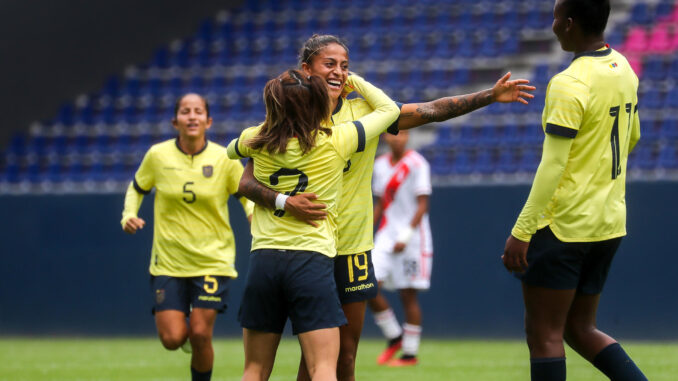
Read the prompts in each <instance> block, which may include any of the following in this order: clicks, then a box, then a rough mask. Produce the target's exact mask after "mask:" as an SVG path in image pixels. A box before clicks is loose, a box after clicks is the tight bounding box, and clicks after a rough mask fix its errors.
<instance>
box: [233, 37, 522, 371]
mask: <svg viewBox="0 0 678 381" xmlns="http://www.w3.org/2000/svg"><path fill="white" fill-rule="evenodd" d="M299 65H300V68H301V69H302V70H303V72H304V73H305V74H306V75H316V76H320V77H321V78H323V80H324V81H325V82H326V85H327V88H328V92H329V95H330V102H331V104H332V110H334V111H333V112H332V117H331V119H330V121H329V123H328V125H329V126H332V125H336V124H340V123H344V122H347V121H351V120H354V119H356V118H359V117H361V116H363V115H366V114H367V113H369V112H371V111H372V107H371V106H370V104H369V103H368V102H366V101H365V100H364V99H360V98H355V99H350V100H347V99H345V98H344V97H343V96H342V95H345V94H342V92H343V89H344V84H345V83H346V81H347V78H348V75H349V72H348V67H349V58H348V48H347V47H346V45H345V44H344V43H343V42H342V41H341V40H340V39H339V38H337V37H335V36H331V35H314V36H312V37H311V38H309V39H308V40H307V41H306V42H305V43H304V45H303V46H302V48H301V51H300V54H299ZM509 77H510V73H509V74H507V75H505V76H504V77H502V78H501V79H500V80H499V81H497V83H496V85H495V86H494V87H493V88H492V89H488V90H483V91H480V92H477V93H473V94H468V95H461V96H456V97H446V98H440V99H437V100H435V101H431V102H427V103H416V104H415V103H412V104H405V105H403V106H402V107H401V112H400V118H399V119H398V121H397V124H396V125H394V126H391V128H389V130H390V131H391V132H392V133H397V130H398V129H408V128H413V127H416V126H420V125H423V124H426V123H430V122H433V121H443V120H447V119H450V118H453V117H456V116H459V115H463V114H466V113H468V112H471V111H473V110H475V109H478V108H480V107H483V106H487V105H489V104H490V103H492V102H495V101H496V102H516V101H517V102H521V103H527V99H529V98H533V96H532V95H531V94H529V93H526V91H531V90H534V87H532V86H528V85H527V83H528V81H527V80H514V81H509ZM378 143H379V139H378V138H377V137H375V138H374V139H372V140H368V141H367V142H366V145H365V150H364V152H358V153H354V154H353V155H351V158H350V159H349V161H348V163H347V165H346V167H345V169H344V187H343V191H342V196H341V202H340V205H339V218H338V220H337V227H338V230H339V233H338V234H339V241H338V244H337V253H338V255H337V257H336V259H335V273H334V274H335V278H336V283H337V291H338V293H339V299H340V300H341V303H342V308H343V310H344V314H345V315H346V319H347V320H348V324H347V325H345V326H342V327H341V328H340V332H341V351H340V354H339V363H338V366H337V374H338V377H339V379H340V380H347V381H351V380H354V379H355V377H354V371H355V358H356V355H357V351H358V341H359V339H360V334H361V332H362V328H363V321H364V318H365V307H366V301H367V300H369V299H371V298H374V297H375V296H376V295H377V282H376V279H375V277H374V270H373V267H372V259H371V252H370V251H371V249H372V248H373V246H374V245H373V242H372V240H373V234H372V224H373V218H372V184H371V177H372V176H371V174H372V166H373V163H374V156H375V154H376V150H377V145H378ZM239 192H240V194H242V195H243V196H246V197H247V198H249V199H250V200H253V201H255V202H256V203H257V204H259V205H261V206H265V207H268V208H271V209H273V208H274V207H275V199H276V196H277V192H274V191H272V190H271V189H267V188H266V187H265V186H263V185H262V184H260V183H258V182H257V181H256V179H255V178H254V176H253V175H252V163H251V162H248V164H247V165H246V166H245V173H244V174H243V178H242V180H241V184H240V188H239ZM314 200H315V195H313V194H310V193H304V194H298V195H295V196H293V197H290V198H288V199H287V202H286V204H285V208H286V210H287V211H288V213H290V214H292V215H293V216H295V217H297V218H299V219H301V220H303V221H306V222H308V223H309V224H312V225H313V224H315V222H314V221H316V220H318V219H322V218H324V216H325V215H326V213H325V211H324V210H323V208H324V205H323V204H322V203H317V202H314ZM396 324H397V321H396ZM303 364H304V361H303V359H302V361H301V363H300V365H301V366H300V369H299V377H298V379H299V380H308V375H307V374H306V369H304V367H303Z"/></svg>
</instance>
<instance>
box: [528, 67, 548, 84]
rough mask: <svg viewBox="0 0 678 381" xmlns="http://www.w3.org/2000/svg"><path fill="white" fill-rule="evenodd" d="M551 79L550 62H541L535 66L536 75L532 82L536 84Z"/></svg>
mask: <svg viewBox="0 0 678 381" xmlns="http://www.w3.org/2000/svg"><path fill="white" fill-rule="evenodd" d="M550 79H551V76H550V75H549V65H548V64H539V65H537V66H535V67H534V76H533V77H532V82H534V84H535V85H541V84H546V83H548V82H549V80H550Z"/></svg>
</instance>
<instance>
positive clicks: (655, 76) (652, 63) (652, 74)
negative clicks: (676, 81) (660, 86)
mask: <svg viewBox="0 0 678 381" xmlns="http://www.w3.org/2000/svg"><path fill="white" fill-rule="evenodd" d="M665 67H666V65H665V64H664V59H663V58H662V57H657V56H650V57H648V58H647V60H646V61H645V63H644V64H643V75H644V76H645V77H646V78H648V79H652V80H655V81H660V80H664V79H665V78H666V77H667V75H668V73H667V71H666V69H665Z"/></svg>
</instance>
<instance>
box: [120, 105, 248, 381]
mask: <svg viewBox="0 0 678 381" xmlns="http://www.w3.org/2000/svg"><path fill="white" fill-rule="evenodd" d="M174 113H175V117H174V119H173V120H172V124H173V125H174V128H175V129H176V130H177V131H178V133H179V134H178V137H177V138H175V139H171V140H168V141H165V142H162V143H159V144H155V145H153V146H152V147H151V148H150V149H149V150H148V152H147V153H146V156H145V157H144V159H143V161H142V162H141V165H140V166H139V169H138V170H137V172H136V174H135V175H134V180H133V181H132V183H131V184H130V186H129V188H128V189H127V194H126V195H125V209H124V210H123V213H122V221H121V223H122V228H123V230H124V231H125V232H127V233H130V234H134V233H135V232H136V231H137V230H139V229H142V228H143V227H144V225H145V222H144V220H143V219H141V218H139V217H137V212H138V211H139V207H140V206H141V201H142V199H143V196H144V195H146V194H148V193H149V192H150V191H151V189H152V188H155V189H156V192H155V207H154V209H155V211H154V221H155V226H154V227H153V249H152V252H151V266H150V272H151V287H152V290H153V293H154V297H155V304H154V307H153V313H154V314H155V324H156V327H157V329H158V336H159V337H160V341H161V342H162V344H163V345H164V346H165V348H167V349H169V350H175V349H177V348H179V347H182V348H190V347H188V345H184V344H186V343H187V339H188V340H190V346H191V347H192V353H193V354H192V359H191V374H192V378H193V380H209V379H210V378H211V374H212V365H213V362H214V352H213V350H212V332H213V329H214V322H215V320H216V317H217V313H220V312H223V311H225V310H226V296H227V294H228V287H229V281H230V280H231V279H233V278H235V277H236V276H237V272H236V271H235V268H234V262H235V241H234V238H233V231H232V230H231V226H230V224H229V217H228V207H227V201H228V196H229V195H237V193H236V192H237V189H238V182H239V181H240V176H242V172H243V167H242V164H240V162H239V161H237V160H230V159H228V158H227V156H226V149H225V148H224V147H222V146H220V145H218V144H216V143H213V142H210V141H208V140H207V138H206V136H205V132H206V131H207V130H208V129H209V128H210V126H211V125H212V118H210V116H209V108H208V105H207V102H206V101H205V99H204V98H202V97H201V96H199V95H197V94H186V95H184V96H183V97H181V98H180V99H179V101H177V103H176V106H175V111H174ZM240 201H241V202H242V204H243V208H244V209H245V213H246V215H247V216H248V218H250V216H251V215H252V209H253V204H252V203H251V202H250V201H247V200H246V199H245V198H241V199H240ZM187 316H188V317H189V322H188V325H187V323H186V317H187ZM182 345H183V346H182ZM188 350H190V349H187V351H188Z"/></svg>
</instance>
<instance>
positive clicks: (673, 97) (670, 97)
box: [664, 85, 678, 109]
mask: <svg viewBox="0 0 678 381" xmlns="http://www.w3.org/2000/svg"><path fill="white" fill-rule="evenodd" d="M664 107H665V108H670V109H676V108H678V86H675V85H674V86H673V87H672V88H671V89H670V90H669V92H668V93H667V94H666V97H665V98H664Z"/></svg>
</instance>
